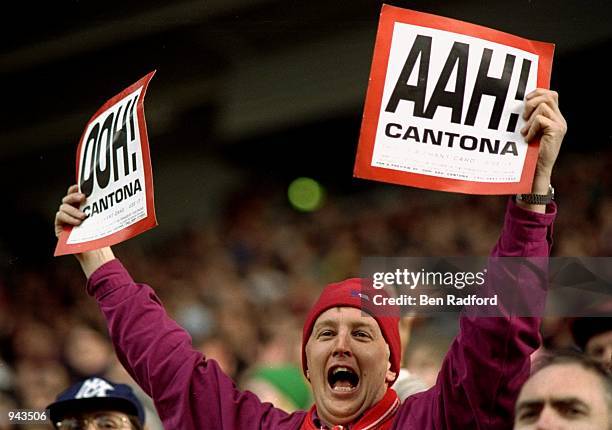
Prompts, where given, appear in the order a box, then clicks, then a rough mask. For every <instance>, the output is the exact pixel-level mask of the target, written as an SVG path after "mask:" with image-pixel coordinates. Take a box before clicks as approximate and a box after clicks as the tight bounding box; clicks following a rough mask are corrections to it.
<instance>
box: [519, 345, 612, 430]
mask: <svg viewBox="0 0 612 430" xmlns="http://www.w3.org/2000/svg"><path fill="white" fill-rule="evenodd" d="M536 429H537V430H611V429H612V377H611V375H610V372H609V370H608V369H606V368H605V367H604V366H602V365H601V363H598V362H597V361H595V360H592V359H590V358H588V357H586V356H584V355H582V354H575V353H569V352H566V353H559V354H551V355H548V356H544V357H543V358H542V360H541V362H540V363H539V364H538V365H537V366H536V370H535V371H534V372H533V373H532V375H531V376H530V378H529V379H528V380H527V382H526V383H525V385H523V388H522V389H521V392H520V394H519V398H518V401H517V403H516V414H515V424H514V430H536Z"/></svg>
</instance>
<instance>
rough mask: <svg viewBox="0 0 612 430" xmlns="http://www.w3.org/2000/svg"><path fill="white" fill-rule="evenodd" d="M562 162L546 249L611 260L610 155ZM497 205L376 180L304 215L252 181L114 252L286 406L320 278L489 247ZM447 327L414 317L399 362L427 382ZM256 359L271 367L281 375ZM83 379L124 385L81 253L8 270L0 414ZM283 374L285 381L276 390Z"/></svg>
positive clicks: (1, 326) (217, 351) (550, 327)
mask: <svg viewBox="0 0 612 430" xmlns="http://www.w3.org/2000/svg"><path fill="white" fill-rule="evenodd" d="M557 171H558V172H560V174H558V175H557V177H556V178H555V180H554V182H555V185H556V186H557V188H558V189H560V190H563V191H562V193H561V195H560V196H559V197H558V200H559V204H560V206H561V207H564V209H565V210H563V211H560V214H559V218H558V221H557V223H556V226H555V229H556V239H555V247H554V254H553V255H554V256H608V255H610V253H611V251H612V249H611V248H610V246H611V244H612V195H610V192H609V190H610V185H612V184H611V179H612V176H611V173H610V172H612V157H609V156H608V157H593V156H586V155H581V156H576V155H575V154H572V155H570V156H565V157H564V158H562V160H561V161H560V165H559V166H558V169H557ZM504 206H505V198H503V197H478V196H463V195H446V194H443V193H434V192H428V191H422V190H414V189H413V190H411V189H405V188H400V187H393V186H385V185H383V186H381V187H376V186H375V187H373V188H372V189H369V190H363V191H362V192H360V193H357V194H353V195H350V196H340V195H333V194H331V193H328V194H327V196H326V197H325V200H324V201H323V203H322V206H321V207H320V208H319V209H318V210H315V211H312V212H300V211H297V210H295V209H294V208H292V207H291V205H290V204H289V201H288V199H287V196H286V189H284V188H281V187H275V188H271V187H268V186H265V187H262V186H250V187H247V188H242V189H240V190H238V191H236V192H235V193H233V194H231V195H229V196H228V198H227V200H226V204H225V205H224V206H223V209H222V210H221V211H220V213H221V216H219V217H218V218H217V219H215V220H214V221H212V222H208V223H206V224H205V225H201V224H197V223H194V224H191V225H184V226H183V227H182V228H181V229H180V230H179V231H177V232H176V233H175V234H173V235H171V236H169V237H166V238H164V239H163V240H160V241H157V242H155V241H153V242H149V243H146V242H140V241H137V240H132V241H129V242H126V243H124V244H122V245H120V246H117V247H116V250H117V253H118V255H119V257H120V258H121V259H122V261H123V262H124V264H125V265H126V266H127V267H129V268H130V271H131V272H132V275H133V276H134V277H135V279H137V280H143V281H146V282H147V283H149V284H151V285H153V286H154V287H155V289H156V291H157V292H158V294H159V295H160V297H161V298H162V300H163V302H164V305H165V306H166V309H168V310H169V311H170V313H171V314H172V316H173V317H174V318H175V319H176V320H177V321H179V322H180V323H181V325H183V326H184V327H185V328H186V329H187V330H189V332H190V333H191V335H192V337H193V341H194V345H195V346H196V347H197V348H199V349H201V350H202V351H203V352H204V353H206V354H207V355H208V356H209V357H212V358H215V359H217V360H218V361H219V362H220V363H221V365H222V367H223V368H224V369H225V371H226V372H227V373H228V374H230V375H232V376H233V377H234V378H236V380H237V381H239V382H240V384H241V385H242V386H243V387H248V388H251V389H253V390H256V391H257V390H264V391H263V392H265V395H266V396H268V397H267V398H268V399H271V400H276V402H277V403H279V402H280V403H281V404H283V405H284V406H285V407H286V408H288V409H291V408H294V409H295V408H298V407H302V408H303V407H307V406H308V404H309V398H308V390H304V389H303V386H302V387H299V385H300V384H299V383H298V382H296V378H295V375H300V371H299V366H300V364H299V363H300V362H299V358H300V330H301V324H302V322H303V320H304V315H305V312H306V310H307V309H309V306H310V305H311V304H312V302H313V301H314V299H315V298H316V296H317V294H318V293H319V292H320V289H321V286H322V285H324V284H325V283H327V282H330V281H333V280H337V279H342V278H345V277H348V276H354V275H356V274H358V273H359V270H360V263H361V257H363V256H373V255H376V256H398V255H400V256H423V255H439V256H447V255H448V256H451V255H457V256H461V255H465V256H469V255H480V256H484V255H487V254H488V252H489V249H490V247H491V246H492V244H493V243H494V242H495V239H496V236H497V234H498V232H499V227H500V226H499V223H500V219H501V217H502V214H503V210H504ZM149 234H151V233H149ZM50 292H52V294H50ZM455 323H456V321H455V320H454V319H452V318H451V319H449V318H446V319H440V318H423V317H417V318H416V319H415V320H413V321H412V334H411V339H410V341H409V343H408V346H407V348H406V353H405V357H404V367H406V368H408V369H409V370H410V371H411V372H413V373H414V374H415V375H417V376H418V377H420V378H421V379H422V380H423V381H424V382H425V383H426V384H427V385H431V384H433V383H434V381H435V375H436V374H437V370H438V368H439V365H440V363H441V360H442V358H443V356H444V353H445V352H446V350H447V348H448V344H449V343H450V340H451V339H452V337H453V335H454V333H455V331H456V325H455ZM543 335H544V339H545V344H546V346H548V347H556V348H559V347H561V348H571V347H572V341H571V336H570V334H569V330H568V319H564V318H549V319H547V320H546V322H545V324H544V326H543ZM262 367H263V368H268V370H269V368H276V369H277V372H276V374H277V376H278V375H280V379H279V377H275V376H274V372H272V374H270V373H269V372H268V374H266V372H265V371H264V372H262V369H261V368H262ZM89 375H105V376H107V377H108V378H111V379H114V380H116V381H124V382H129V376H128V375H127V374H126V373H125V371H123V369H122V367H121V365H120V364H119V363H118V362H117V360H116V358H115V356H114V354H113V350H112V346H111V345H110V343H109V341H108V337H107V335H106V329H105V326H104V323H103V321H102V320H101V317H100V313H99V311H98V310H97V308H96V306H95V303H94V301H93V300H90V299H89V298H88V297H87V296H86V294H85V292H84V277H83V275H82V273H81V272H80V268H79V267H78V265H77V263H76V261H73V259H70V258H62V259H56V260H53V261H52V263H51V264H46V265H38V266H36V267H34V266H32V267H30V268H25V267H20V268H19V269H18V270H13V271H9V272H8V273H7V274H5V275H4V276H3V277H2V278H1V279H0V409H2V408H32V409H42V408H44V407H45V406H46V405H47V404H49V403H50V402H51V401H52V400H53V399H54V397H55V396H56V395H57V393H58V392H60V391H61V390H62V389H63V388H65V387H66V386H68V385H69V384H70V383H72V382H74V381H75V380H76V379H79V378H82V377H85V376H89ZM283 379H284V380H285V381H289V380H291V381H293V382H292V383H293V386H292V387H287V386H284V387H283V383H278V381H279V380H283ZM298 379H299V378H298ZM262 381H263V382H262ZM296 384H297V385H296ZM285 385H287V384H286V383H285ZM289 385H291V383H289ZM270 386H272V387H273V389H271V388H270ZM260 392H262V391H260ZM269 396H272V397H269ZM32 428H36V427H32Z"/></svg>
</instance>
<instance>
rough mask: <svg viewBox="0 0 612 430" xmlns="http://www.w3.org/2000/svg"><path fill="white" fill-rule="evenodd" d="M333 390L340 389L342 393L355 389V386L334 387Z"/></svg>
mask: <svg viewBox="0 0 612 430" xmlns="http://www.w3.org/2000/svg"><path fill="white" fill-rule="evenodd" d="M333 389H334V391H341V392H343V393H348V392H351V391H353V390H354V389H355V387H334V388H333Z"/></svg>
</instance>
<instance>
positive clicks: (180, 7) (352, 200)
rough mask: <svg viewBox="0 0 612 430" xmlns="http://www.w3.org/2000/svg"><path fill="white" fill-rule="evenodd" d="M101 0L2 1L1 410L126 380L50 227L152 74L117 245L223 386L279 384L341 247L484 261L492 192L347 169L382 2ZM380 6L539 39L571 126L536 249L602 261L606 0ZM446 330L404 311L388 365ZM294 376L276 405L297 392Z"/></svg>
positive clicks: (296, 398)
mask: <svg viewBox="0 0 612 430" xmlns="http://www.w3.org/2000/svg"><path fill="white" fill-rule="evenodd" d="M110 3H112V2H82V1H81V2H78V1H76V2H75V1H68V2H48V3H42V4H40V5H37V6H36V11H35V12H36V13H34V11H33V7H32V5H31V4H30V3H28V2H21V3H19V2H18V3H16V4H13V5H12V7H14V8H15V12H13V11H11V14H10V16H11V18H12V19H8V20H7V22H6V23H5V25H3V26H2V29H0V32H4V33H1V34H2V35H3V38H2V39H3V44H2V47H0V54H1V55H0V76H2V82H3V83H5V84H8V85H5V86H3V88H2V90H3V91H2V95H3V106H4V108H3V110H2V117H3V120H2V121H0V183H2V184H3V185H2V195H3V205H2V207H1V208H2V210H0V411H2V410H3V408H4V409H6V408H16V407H20V408H36V409H40V408H42V407H44V406H45V405H47V404H48V403H49V402H51V400H53V398H54V397H55V396H56V395H57V393H59V392H60V391H61V390H62V389H64V388H66V387H67V386H68V385H70V383H72V382H74V381H75V380H76V379H78V378H81V377H84V376H91V375H94V374H104V375H106V376H108V377H109V378H111V379H114V380H116V381H118V382H120V381H125V380H126V378H127V375H126V374H125V373H124V372H123V370H122V368H121V366H120V365H119V364H118V363H117V361H116V359H115V357H114V354H113V351H112V348H111V346H110V344H109V342H108V339H107V336H106V329H105V327H104V324H103V322H102V321H101V319H100V313H99V311H98V310H97V309H96V306H95V304H94V302H93V300H91V299H89V298H88V297H87V296H86V294H85V292H84V283H85V280H84V277H83V275H82V273H81V270H80V268H79V267H78V265H77V263H76V261H74V259H73V258H70V257H63V258H59V259H54V258H52V257H51V255H52V252H53V247H54V245H55V237H54V235H53V225H52V224H53V214H54V213H55V211H56V210H57V204H58V203H59V199H60V198H61V196H63V195H64V193H65V190H66V188H67V187H68V185H70V184H71V183H72V182H74V173H75V172H74V157H75V149H76V142H77V139H78V137H79V135H80V133H81V131H82V129H83V127H84V125H85V123H86V122H87V120H88V118H89V117H90V116H91V115H92V114H93V112H95V111H96V110H97V109H98V107H99V106H100V105H101V104H102V103H103V102H104V101H105V100H107V99H108V98H110V97H111V96H113V95H114V94H116V93H117V92H118V91H120V90H121V89H122V88H124V87H125V86H127V85H129V84H131V83H132V82H134V81H135V80H136V79H138V78H140V77H141V76H143V75H144V74H146V73H147V72H149V71H150V70H152V69H155V68H156V69H157V70H158V72H157V75H156V76H155V78H154V79H153V80H152V82H151V85H150V88H149V91H148V94H147V98H146V101H145V111H146V114H147V122H148V130H149V136H150V147H151V152H152V161H153V169H154V182H155V191H156V193H155V194H156V208H157V213H158V220H159V223H160V226H159V227H158V228H156V229H154V230H152V231H149V232H147V233H145V234H143V235H141V236H139V237H138V238H135V239H132V240H130V241H128V242H126V243H123V244H121V245H119V246H117V247H116V249H115V250H116V252H117V255H118V256H119V257H120V258H121V260H122V261H123V262H124V263H125V265H126V266H127V267H128V268H129V271H130V272H131V273H132V275H133V276H134V277H135V279H136V280H139V281H143V282H146V283H149V284H151V285H152V286H153V287H154V288H155V289H156V291H157V292H158V293H159V295H160V296H161V298H162V300H163V301H164V304H165V306H166V308H167V309H168V310H169V311H170V312H171V314H172V315H173V316H174V317H175V318H176V319H177V320H178V321H179V322H180V323H181V324H182V325H183V326H185V327H186V328H187V329H188V330H190V332H191V334H192V336H193V339H194V344H195V345H197V346H198V347H199V348H201V349H202V350H203V351H205V352H206V354H207V355H209V356H210V357H213V358H216V359H218V360H219V361H220V362H221V364H222V366H223V367H224V369H225V370H226V371H227V372H228V373H229V374H230V375H232V376H234V377H235V378H236V379H237V380H238V381H239V382H240V384H241V385H242V386H248V387H250V388H253V389H257V390H259V391H260V392H263V391H266V392H267V393H268V394H272V395H276V396H277V397H278V396H279V392H278V390H277V391H273V390H271V389H270V387H271V386H278V385H275V384H277V383H278V381H279V380H285V381H286V380H293V381H295V380H296V378H294V376H295V374H296V372H295V367H285V365H286V364H289V365H292V366H297V365H299V342H300V333H301V332H300V330H301V325H302V323H303V321H304V318H303V317H304V313H305V311H306V310H307V309H308V308H309V306H310V304H311V302H312V300H313V299H314V297H315V296H316V295H317V294H318V292H320V289H321V287H322V286H323V285H324V284H325V283H327V282H329V281H334V280H338V279H341V278H343V277H346V276H350V275H355V274H356V273H358V271H359V265H360V262H361V257H364V256H372V255H378V256H381V255H382V256H425V255H432V256H450V255H476V256H485V255H487V254H488V252H489V250H490V248H491V247H492V246H493V244H494V241H495V239H496V237H497V235H498V233H499V230H500V223H501V220H502V215H503V210H504V206H505V202H506V200H505V197H477V196H465V195H451V194H446V193H441V192H432V191H423V190H416V189H409V188H402V187H398V186H392V185H387V184H374V183H370V182H366V181H360V180H356V179H353V178H352V177H351V172H352V164H353V161H354V154H355V148H356V142H357V139H358V134H359V127H360V121H361V115H362V111H363V100H364V95H365V90H366V85H367V79H368V73H369V67H370V61H371V54H372V47H373V44H374V39H375V34H376V25H377V19H378V13H379V11H380V5H381V3H382V2H373V1H371V0H355V1H352V2H350V7H349V6H348V5H347V2H327V1H324V0H313V1H310V2H285V1H282V0H221V1H207V2H201V1H199V0H180V1H175V2H171V3H172V4H169V3H168V2H162V1H147V2H144V6H145V7H143V2H128V3H125V2H123V3H125V4H122V5H120V6H119V5H118V4H117V5H111V4H110ZM386 3H390V4H393V5H396V6H400V7H407V8H414V9H417V10H421V11H425V12H430V13H434V14H440V15H444V16H449V17H453V18H457V19H462V20H466V21H470V22H474V23H478V24H481V25H485V26H489V27H492V28H496V29H500V30H503V31H507V32H510V33H513V34H517V35H520V36H523V37H527V38H533V39H536V40H543V41H550V42H554V43H556V44H557V48H556V54H555V60H554V65H553V75H552V83H551V88H553V89H555V90H557V91H558V92H559V93H560V106H561V110H562V112H563V114H564V116H565V117H566V119H567V122H568V125H569V131H568V134H567V136H566V138H565V143H564V148H563V150H562V151H561V156H560V160H559V162H558V165H557V167H556V168H555V172H556V173H555V176H554V177H553V184H554V185H555V187H556V189H557V201H558V202H559V205H560V211H559V216H558V219H557V222H556V223H555V246H554V248H553V255H554V256H610V255H611V254H612V195H611V192H610V189H611V188H610V186H611V185H612V184H611V182H612V151H610V144H611V143H612V135H611V133H610V131H609V127H608V124H609V115H610V108H609V100H611V99H612V90H611V88H612V86H610V85H609V73H608V69H607V68H606V67H602V55H607V53H609V52H610V46H611V43H612V27H611V26H610V25H609V22H610V17H611V16H612V12H610V2H608V1H607V0H589V1H584V0H581V1H574V0H563V1H559V0H555V1H553V0H541V1H537V2H534V1H527V0H524V1H523V0H521V1H516V2H508V1H506V0H499V1H488V2H486V3H487V5H486V7H484V6H483V2H475V1H472V0H453V1H440V2H431V1H427V2H425V1H404V0H394V1H387V2H386ZM7 16H9V12H7ZM50 18H53V19H50ZM298 176H309V177H312V178H315V179H316V180H318V181H319V182H320V184H322V186H323V187H324V188H325V189H326V191H327V193H326V197H325V200H324V203H323V205H322V206H321V207H320V208H319V209H318V210H315V211H312V212H307V213H303V212H299V211H296V210H295V209H293V208H292V207H291V206H290V204H289V203H288V200H287V196H286V194H287V186H288V184H289V183H290V182H291V181H292V180H293V179H295V178H296V177H298ZM568 322H569V321H568V320H567V319H548V320H546V321H545V324H544V326H543V334H544V338H545V342H546V345H547V346H548V347H553V346H554V347H569V346H571V338H570V335H569V331H568V328H567V327H568ZM455 330H456V326H455V321H454V320H453V319H449V320H446V319H441V318H437V319H423V318H421V319H419V318H417V319H416V320H414V321H412V333H411V337H410V342H409V344H408V346H407V348H406V351H407V352H408V353H407V354H405V357H404V358H405V366H406V367H408V368H409V369H410V370H411V371H413V372H414V373H415V374H416V375H418V376H420V377H421V378H422V379H423V380H424V381H425V382H426V383H428V384H431V383H432V382H433V381H432V378H433V377H435V374H436V371H437V368H438V366H439V364H440V361H441V359H442V356H443V354H444V353H445V352H446V350H447V347H448V343H449V342H450V339H451V338H452V336H453V335H454V333H455ZM262 363H265V364H266V365H267V366H277V368H279V369H278V373H275V374H271V373H269V372H268V373H267V372H265V371H261V370H260V369H259V365H261V364H262ZM297 373H298V376H299V375H300V372H297ZM279 375H281V377H280V378H279ZM252 376H255V377H252ZM262 381H263V383H262ZM295 386H298V388H295V387H294V388H292V389H291V390H287V391H290V394H285V396H284V397H290V398H289V399H287V398H285V399H284V401H285V402H286V404H284V405H283V404H279V406H284V407H285V408H287V409H289V408H290V407H291V404H290V402H293V403H296V404H297V403H300V405H299V406H304V404H306V403H308V401H309V400H308V398H307V393H306V394H304V392H303V389H302V388H303V387H302V388H299V383H296V384H295ZM277 404H278V403H277ZM294 406H296V405H294ZM0 429H1V430H5V429H4V428H2V424H0Z"/></svg>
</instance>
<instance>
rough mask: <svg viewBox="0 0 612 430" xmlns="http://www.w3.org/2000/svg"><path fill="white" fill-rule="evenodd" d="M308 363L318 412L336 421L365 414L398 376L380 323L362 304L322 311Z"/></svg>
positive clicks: (328, 421) (330, 421)
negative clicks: (365, 313) (364, 309)
mask: <svg viewBox="0 0 612 430" xmlns="http://www.w3.org/2000/svg"><path fill="white" fill-rule="evenodd" d="M306 363H307V366H308V376H309V380H310V383H311V384H312V390H313V394H314V399H315V403H316V405H317V413H318V415H319V417H320V418H321V419H322V420H323V421H324V422H325V423H326V424H332V425H335V424H347V423H350V422H352V421H354V420H355V419H357V418H358V417H359V416H361V415H362V414H363V413H364V412H365V411H366V410H368V409H369V408H370V407H371V406H373V405H374V404H375V403H376V402H378V401H379V400H381V399H382V398H383V396H384V394H385V392H386V390H387V384H388V383H389V382H391V381H393V378H394V377H395V373H394V372H391V371H390V370H389V368H390V366H391V365H390V363H389V346H388V345H387V343H386V342H385V339H384V338H383V336H382V333H381V331H380V327H379V326H378V323H377V322H376V320H375V319H374V318H372V317H371V316H365V315H364V314H363V313H362V312H361V311H360V310H359V309H356V308H348V307H340V308H332V309H329V310H327V311H325V312H323V313H322V314H321V315H319V318H317V321H316V322H315V324H314V326H313V330H312V334H311V335H310V339H309V340H308V343H307V344H306Z"/></svg>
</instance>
